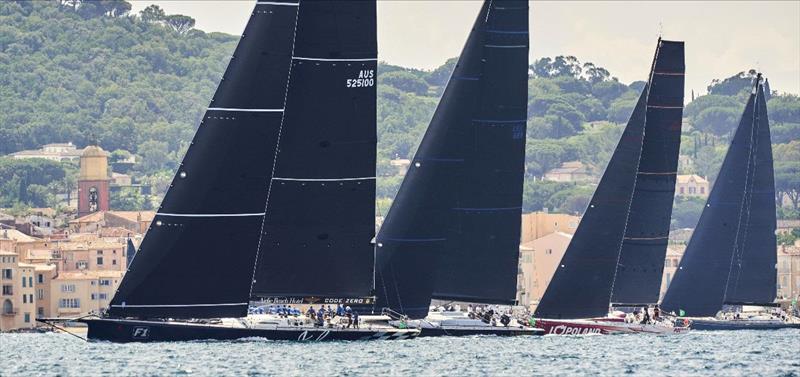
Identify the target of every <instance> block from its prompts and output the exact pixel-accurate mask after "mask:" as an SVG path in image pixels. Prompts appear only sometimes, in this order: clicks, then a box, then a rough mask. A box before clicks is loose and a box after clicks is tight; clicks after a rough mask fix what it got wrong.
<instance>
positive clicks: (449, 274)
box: [376, 0, 528, 318]
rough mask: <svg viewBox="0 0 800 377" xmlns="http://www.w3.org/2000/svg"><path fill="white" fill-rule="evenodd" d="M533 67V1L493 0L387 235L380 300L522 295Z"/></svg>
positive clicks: (418, 309)
mask: <svg viewBox="0 0 800 377" xmlns="http://www.w3.org/2000/svg"><path fill="white" fill-rule="evenodd" d="M527 66H528V4H527V1H498V0H494V1H491V0H487V1H485V2H484V4H483V6H482V8H481V10H480V13H479V14H478V17H477V20H476V21H475V24H474V26H473V28H472V32H471V33H470V35H469V37H468V39H467V42H466V44H465V46H464V49H463V51H462V53H461V56H460V58H459V61H458V64H457V65H456V67H455V69H454V71H453V73H452V76H451V77H450V80H449V82H448V84H447V87H446V89H445V91H444V94H443V96H442V98H441V100H440V102H439V106H438V107H437V109H436V112H435V113H434V116H433V119H432V120H431V123H430V125H429V127H428V129H427V131H426V133H425V135H424V137H423V139H422V142H421V144H420V146H419V148H418V150H417V152H416V154H415V156H414V158H413V160H412V166H411V168H410V169H409V171H408V173H407V174H406V177H405V179H404V181H403V183H402V185H401V187H400V190H399V192H398V194H397V196H396V198H395V201H394V204H393V205H392V208H391V209H390V211H389V213H388V214H387V217H386V220H385V221H384V223H383V226H382V227H381V230H380V232H379V233H378V236H377V248H376V258H377V263H376V265H377V267H376V290H377V293H378V306H379V307H388V308H391V309H393V310H395V311H398V312H401V313H403V314H405V315H408V316H409V317H411V318H422V317H425V316H426V315H427V314H428V307H429V305H430V300H431V297H434V298H439V299H446V300H458V301H468V302H481V303H505V304H512V303H513V302H514V300H515V295H516V275H517V273H516V270H517V264H518V255H519V237H520V219H521V218H520V216H521V207H522V183H523V173H524V159H525V128H526V122H527V71H528V68H527ZM486 277H490V278H486Z"/></svg>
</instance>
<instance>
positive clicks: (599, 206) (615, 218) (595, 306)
mask: <svg viewBox="0 0 800 377" xmlns="http://www.w3.org/2000/svg"><path fill="white" fill-rule="evenodd" d="M683 70H684V65H683V42H671V41H664V40H661V39H659V41H658V45H657V47H656V54H655V57H654V58H653V64H652V66H651V71H650V76H649V80H648V82H647V84H646V85H645V87H644V88H643V89H642V94H641V96H640V97H639V101H638V103H637V104H636V107H635V108H634V109H633V113H632V114H631V117H630V120H629V121H628V124H627V126H626V127H625V130H624V131H623V133H622V137H621V138H620V141H619V143H618V144H617V148H616V150H615V151H614V154H613V155H612V156H611V160H610V161H609V163H608V166H607V167H606V170H605V172H604V173H603V177H602V178H601V179H600V183H599V184H598V186H597V189H596V190H595V193H594V196H593V197H592V200H591V201H590V202H589V206H588V208H586V211H585V212H584V215H583V218H582V219H581V223H580V224H579V225H578V229H577V230H576V232H575V235H574V236H573V238H572V241H571V242H570V244H569V246H568V247H567V251H566V253H565V254H564V257H563V258H562V260H561V263H560V264H559V266H558V268H557V269H556V272H555V275H554V276H553V279H552V280H551V282H550V285H549V286H548V287H547V290H546V291H545V294H544V296H543V297H542V299H541V301H540V303H539V305H538V306H537V308H536V316H538V317H542V318H589V317H598V316H604V315H606V314H607V313H608V306H609V303H610V301H611V295H612V292H613V291H614V288H613V287H614V279H615V277H616V275H617V267H618V266H620V265H621V264H622V263H621V261H620V256H621V252H622V251H623V249H624V248H626V247H627V249H626V251H627V253H628V254H629V255H630V257H629V258H627V261H628V263H631V264H637V265H638V266H642V268H644V267H646V268H648V269H651V267H650V264H651V263H654V262H653V259H654V258H656V257H657V256H658V255H661V261H658V262H657V263H658V264H662V263H663V253H664V252H666V240H665V238H664V237H665V233H666V235H667V236H668V234H669V233H668V232H669V217H670V212H671V207H672V195H673V190H674V184H675V171H676V170H677V153H678V148H679V143H680V117H681V113H682V108H683ZM640 179H641V181H640ZM633 211H636V214H635V215H634V214H633ZM651 216H652V217H656V219H654V220H653V223H652V224H638V223H634V222H635V221H640V222H649V221H651V219H650V217H651ZM629 227H630V228H629ZM644 235H646V236H647V238H654V239H652V240H650V239H648V240H643V239H639V238H646V237H645V236H644ZM623 241H627V245H626V244H625V243H623ZM645 241H646V242H645ZM662 247H663V249H662ZM652 268H655V267H652ZM653 276H654V275H653V273H652V272H651V271H648V272H647V274H643V275H639V274H632V275H629V276H627V277H625V278H623V280H624V281H625V280H627V281H625V283H624V284H634V283H635V281H636V280H642V281H644V280H648V282H649V280H652V279H654V277H653ZM660 279H661V277H660V275H659V276H658V281H660ZM628 292H631V291H628ZM642 292H644V290H643V291H642ZM637 294H639V295H641V292H638V293H637Z"/></svg>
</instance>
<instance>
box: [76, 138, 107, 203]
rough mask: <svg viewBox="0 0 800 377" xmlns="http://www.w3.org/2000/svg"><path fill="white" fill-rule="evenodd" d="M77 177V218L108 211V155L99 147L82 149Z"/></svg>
mask: <svg viewBox="0 0 800 377" xmlns="http://www.w3.org/2000/svg"><path fill="white" fill-rule="evenodd" d="M80 161H81V162H80V173H79V175H78V216H85V215H88V214H90V213H93V212H98V211H108V210H109V207H108V205H109V204H108V203H109V184H110V180H111V178H110V177H109V176H108V153H106V152H105V151H104V150H102V149H101V148H100V147H96V146H88V147H86V148H84V150H83V153H82V154H81V157H80Z"/></svg>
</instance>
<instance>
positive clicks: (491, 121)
mask: <svg viewBox="0 0 800 377" xmlns="http://www.w3.org/2000/svg"><path fill="white" fill-rule="evenodd" d="M472 121H473V122H478V123H522V122H527V121H528V120H527V119H518V120H494V119H473V120H472Z"/></svg>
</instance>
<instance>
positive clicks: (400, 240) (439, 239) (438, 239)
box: [381, 238, 447, 242]
mask: <svg viewBox="0 0 800 377" xmlns="http://www.w3.org/2000/svg"><path fill="white" fill-rule="evenodd" d="M381 241H397V242H433V241H447V238H384V239H382V240H381Z"/></svg>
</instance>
